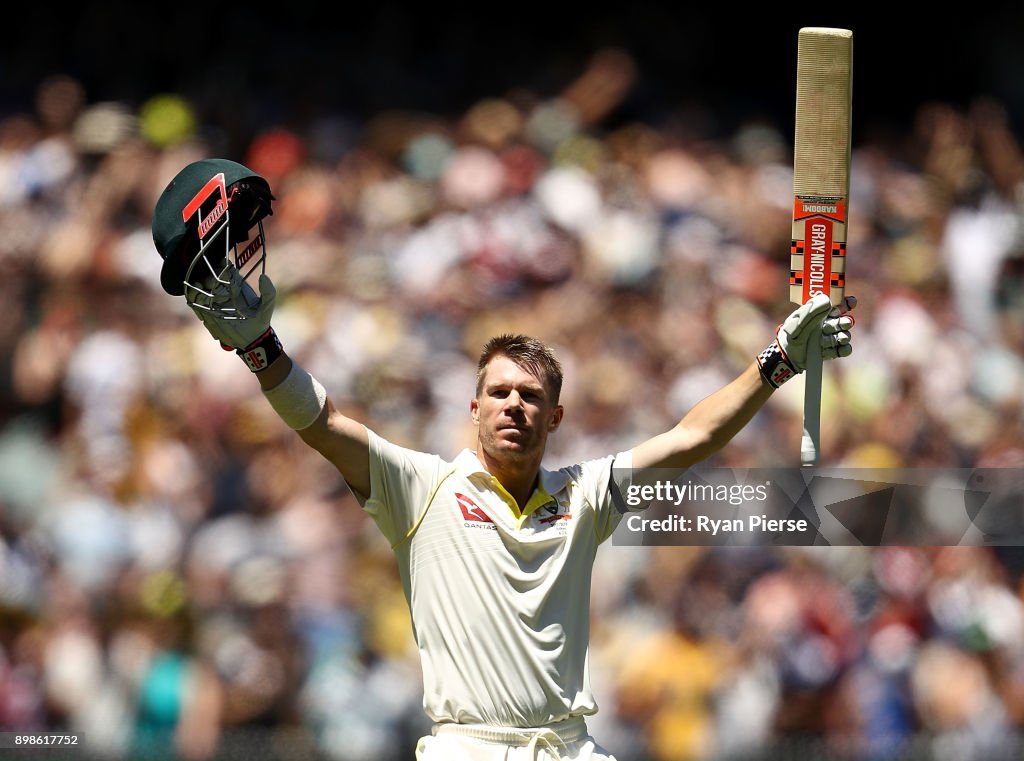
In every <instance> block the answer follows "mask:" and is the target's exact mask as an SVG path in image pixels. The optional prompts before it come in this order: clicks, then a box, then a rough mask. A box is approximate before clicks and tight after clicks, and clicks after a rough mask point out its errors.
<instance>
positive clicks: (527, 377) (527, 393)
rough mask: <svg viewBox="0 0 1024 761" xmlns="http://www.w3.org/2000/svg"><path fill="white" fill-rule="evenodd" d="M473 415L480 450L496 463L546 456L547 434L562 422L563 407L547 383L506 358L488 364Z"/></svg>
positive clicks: (472, 407)
mask: <svg viewBox="0 0 1024 761" xmlns="http://www.w3.org/2000/svg"><path fill="white" fill-rule="evenodd" d="M470 411H471V413H472V415H473V423H474V424H475V425H476V426H477V429H478V430H477V439H478V441H479V445H480V447H481V448H482V449H483V450H484V453H486V454H487V455H488V456H489V457H492V458H495V459H513V460H516V459H527V458H530V457H534V456H540V455H543V453H544V447H545V445H546V443H547V438H548V434H549V433H551V432H552V431H554V430H555V429H556V428H558V424H559V423H561V421H562V407H561V406H560V405H558V404H556V403H555V401H554V400H553V399H552V395H551V390H550V389H549V388H548V387H547V386H546V385H545V384H544V382H543V381H542V380H541V379H540V378H538V377H536V376H535V375H533V374H531V373H530V372H528V371H527V370H524V369H523V368H521V367H520V366H519V365H517V364H516V363H515V362H513V361H512V360H511V359H509V358H508V357H505V356H497V357H495V358H494V359H492V360H491V361H490V362H489V363H488V364H487V367H486V369H485V371H484V378H483V384H482V386H481V389H480V393H479V394H478V395H477V398H476V399H474V400H473V401H472V402H471V403H470Z"/></svg>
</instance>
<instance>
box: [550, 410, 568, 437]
mask: <svg viewBox="0 0 1024 761" xmlns="http://www.w3.org/2000/svg"><path fill="white" fill-rule="evenodd" d="M563 415H565V408H564V407H562V405H561V404H559V405H557V406H556V407H555V409H554V410H552V411H551V420H550V422H548V433H553V432H554V431H556V430H557V429H558V426H560V425H561V424H562V416H563Z"/></svg>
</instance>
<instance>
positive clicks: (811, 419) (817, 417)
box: [800, 346, 822, 467]
mask: <svg viewBox="0 0 1024 761" xmlns="http://www.w3.org/2000/svg"><path fill="white" fill-rule="evenodd" d="M821 364H822V357H821V350H820V348H819V347H817V346H812V347H811V350H810V352H809V353H808V355H807V369H806V370H805V371H804V432H803V437H802V438H801V439H800V464H801V465H803V466H804V467H809V466H811V465H817V464H818V456H819V452H820V444H821Z"/></svg>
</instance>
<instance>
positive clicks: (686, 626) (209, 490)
mask: <svg viewBox="0 0 1024 761" xmlns="http://www.w3.org/2000/svg"><path fill="white" fill-rule="evenodd" d="M5 13H7V11H5ZM10 13H11V16H10V17H9V19H8V21H9V25H8V39H5V42H4V45H3V48H2V50H0V294H2V296H0V303H2V304H3V305H4V317H5V319H4V320H3V321H2V322H0V731H13V730H42V729H50V728H52V729H64V730H70V731H75V732H81V733H83V737H84V738H85V746H84V748H83V750H84V752H85V753H87V754H88V757H89V758H96V759H118V760H119V759H125V760H128V759H187V760H188V761H212V760H213V759H242V758H245V759H251V760H253V761H261V760H262V759H268V760H269V759H292V758H303V759H323V760H324V761H363V760H364V759H366V760H369V759H374V760H376V761H391V760H396V761H397V760H399V759H409V758H411V757H412V749H413V748H414V747H415V741H416V738H417V737H418V736H419V735H420V734H422V733H424V732H427V731H429V723H428V722H427V720H426V718H425V716H424V715H423V713H422V709H421V706H420V699H421V682H420V673H419V665H418V661H417V657H416V653H415V651H414V649H413V646H412V639H411V635H410V629H409V622H408V615H407V612H406V609H405V604H404V600H403V598H402V592H401V586H400V583H399V579H398V576H397V573H396V570H395V567H394V561H393V558H392V556H391V553H390V550H389V549H388V547H387V546H386V543H385V542H384V541H383V539H382V538H381V537H380V536H379V535H378V533H377V532H376V530H375V528H374V527H373V525H372V524H371V523H370V522H369V520H368V519H366V518H364V516H363V515H362V514H361V512H360V511H359V509H358V507H357V505H356V503H355V501H354V499H353V498H352V496H351V495H350V494H349V492H348V491H347V490H346V488H345V487H344V485H343V484H342V483H341V482H340V480H339V478H338V476H337V474H336V473H335V472H334V471H333V470H332V469H331V468H329V467H328V466H327V465H326V463H325V462H323V461H322V460H320V458H319V457H318V456H317V455H316V454H315V453H312V452H311V451H309V450H307V449H306V448H305V447H304V445H303V444H302V443H301V442H300V441H299V439H298V438H297V437H296V436H295V435H294V433H292V432H291V431H289V430H288V429H286V428H285V427H284V425H283V424H282V423H280V422H279V421H278V420H277V418H276V417H275V416H274V415H273V413H272V412H271V411H270V409H269V407H268V405H266V403H265V401H264V400H263V399H262V398H261V396H260V395H259V394H258V393H257V391H256V384H255V383H254V381H253V379H252V378H251V377H249V375H250V374H249V372H248V370H247V369H246V368H245V367H244V365H243V364H242V363H241V362H238V361H237V359H236V358H235V357H232V356H230V355H228V354H225V353H224V352H223V351H222V350H221V349H220V348H219V346H218V345H217V344H216V343H215V342H214V341H213V340H212V339H211V338H210V337H209V335H208V334H207V333H206V332H205V330H204V329H203V328H202V327H201V326H200V325H199V323H198V322H197V321H196V320H195V318H194V316H193V315H192V314H191V313H190V312H189V311H188V309H187V308H186V307H185V305H184V303H183V302H182V300H181V299H175V298H172V297H170V296H167V295H166V294H165V293H163V292H162V291H161V290H160V288H159V284H158V271H159V266H160V258H159V256H158V254H157V253H156V251H155V249H154V248H153V245H152V239H151V235H150V213H151V211H152V208H153V204H154V202H155V200H156V198H157V196H158V195H159V193H160V192H161V190H162V189H163V187H164V186H165V185H166V183H167V182H168V181H169V180H170V178H171V177H172V176H173V175H174V174H175V173H176V172H177V171H178V170H179V169H180V168H181V167H182V166H184V165H185V164H186V163H188V162H190V161H192V160H195V159H198V158H201V157H206V156H212V155H218V156H224V157H227V158H232V159H235V160H238V161H242V162H243V163H245V164H247V165H248V166H249V167H250V168H252V169H254V170H255V171H257V172H259V173H261V174H262V175H263V176H265V177H266V178H267V179H268V180H269V181H270V182H271V185H272V187H273V189H274V193H275V195H276V197H277V202H276V204H275V213H274V216H273V217H272V218H271V219H270V220H269V221H268V224H267V233H268V250H269V255H270V260H269V272H270V274H271V276H272V277H273V279H274V281H275V283H276V285H277V287H278V291H279V294H280V296H279V306H278V309H277V312H276V315H275V326H276V328H277V331H278V333H279V334H280V335H281V337H282V339H283V341H284V343H285V345H286V346H287V347H288V349H289V351H290V352H291V353H292V354H293V356H295V357H296V358H297V359H298V360H299V361H300V362H302V363H303V364H304V365H305V366H306V367H307V368H309V369H310V370H311V371H312V372H313V373H314V374H316V375H317V376H318V377H319V378H320V379H321V381H322V382H323V383H324V384H325V386H326V387H327V388H328V390H329V392H330V394H331V395H332V397H333V398H334V399H335V400H336V402H337V404H338V405H339V406H340V407H342V408H343V409H344V410H345V411H346V412H348V413H349V414H351V415H353V416H355V417H357V418H358V419H360V420H363V421H366V422H367V423H368V424H370V425H371V427H373V428H375V429H376V430H377V431H378V432H380V433H382V434H384V435H386V436H388V437H390V438H392V439H393V440H395V441H397V442H399V443H402V444H406V445H409V446H414V447H417V448H422V449H426V450H429V451H434V452H437V453H439V454H442V455H444V456H454V455H455V454H456V453H457V452H458V451H459V450H460V449H461V448H462V447H464V446H467V445H468V444H470V443H471V438H470V435H471V430H470V428H469V425H468V424H469V416H468V414H467V413H468V402H469V399H470V397H471V396H472V393H473V376H474V367H475V361H476V355H477V353H478V351H479V349H480V346H481V344H482V343H483V341H484V340H485V339H486V338H487V337H489V336H490V335H492V334H493V333H495V332H498V331H503V330H516V331H523V332H529V333H533V334H536V335H538V336H540V337H542V338H544V339H545V340H547V341H549V342H551V343H552V344H553V345H554V346H555V347H556V348H557V349H558V350H559V352H560V355H561V357H562V359H563V362H564V363H565V365H566V371H567V380H566V387H565V390H564V397H563V402H564V404H565V406H566V408H567V416H566V421H565V423H564V424H563V426H562V428H561V429H560V431H559V432H558V434H557V435H556V436H555V437H554V438H553V439H552V442H551V446H550V450H549V456H548V463H547V464H548V465H549V466H550V467H556V466H560V465H563V464H567V463H569V462H574V461H578V460H579V459H582V458H586V457H591V456H600V455H604V454H607V453H610V452H613V451H617V450H618V449H623V448H627V447H629V446H632V445H633V444H635V443H637V442H638V441H640V440H642V439H643V438H646V437H648V436H650V435H653V434H655V433H657V432H660V431H661V430H664V429H665V428H667V427H668V426H669V425H671V424H673V423H674V422H675V421H676V420H677V419H678V418H679V417H680V416H681V415H682V414H683V413H684V412H685V411H686V410H687V409H689V407H690V406H692V405H693V404H694V403H695V402H696V401H698V400H699V399H701V398H702V397H703V396H705V395H706V394H707V393H709V392H711V391H713V390H714V389H716V388H717V387H718V386H720V385H721V384H723V383H724V382H726V381H728V380H729V379H731V377H733V376H734V375H735V374H736V373H738V372H739V371H740V370H741V369H742V368H743V367H744V366H745V365H746V364H747V363H748V362H749V361H750V360H751V358H752V357H753V355H754V354H755V353H756V352H757V351H759V350H760V349H761V348H763V346H764V344H765V343H766V342H767V340H768V338H769V337H770V335H771V333H772V331H773V329H774V327H775V325H776V324H777V323H778V322H779V321H780V320H781V319H782V318H783V317H784V316H785V315H786V314H787V313H788V311H789V309H790V307H789V305H788V303H787V299H788V294H787V290H788V289H787V287H786V273H785V270H786V268H787V267H788V264H787V262H788V247H789V236H790V232H789V225H790V220H789V214H790V208H791V193H792V155H791V143H792V112H793V103H794V94H795V84H794V80H795V66H796V39H797V31H798V29H799V28H800V27H801V26H846V27H849V28H851V29H853V30H854V40H855V42H854V50H855V52H854V134H855V141H854V158H853V182H852V185H853V187H852V201H851V216H850V240H849V251H850V261H849V266H848V290H847V292H848V293H853V294H855V295H857V296H858V297H859V299H860V304H859V306H858V307H857V311H856V315H857V318H858V324H857V328H856V333H855V342H854V343H855V352H854V355H853V357H851V358H850V359H849V360H846V361H844V362H842V363H835V364H830V365H828V366H826V372H825V387H824V391H823V425H822V436H823V452H824V456H823V462H824V463H826V464H830V465H843V466H848V467H872V468H1021V467H1022V465H1024V426H1022V399H1021V391H1022V388H1024V237H1022V227H1021V219H1022V217H1021V213H1022V208H1024V193H1022V189H1024V185H1022V181H1024V155H1022V152H1021V125H1022V123H1024V49H1022V48H1021V46H1020V45H1019V39H1018V38H1019V30H1020V29H1021V28H1022V27H1021V23H1022V21H1024V19H1022V16H1024V11H1022V10H1021V9H1020V7H1019V6H1017V7H1009V6H1007V7H1000V6H998V5H996V6H986V7H985V8H977V9H972V12H971V15H969V16H965V17H961V18H953V17H949V18H946V17H941V18H940V17H939V15H938V14H936V15H928V16H927V17H921V18H917V19H914V20H913V22H912V23H903V24H900V23H895V21H894V20H893V19H891V18H890V17H888V16H882V15H881V14H877V15H873V14H868V13H866V12H864V13H861V14H856V13H838V12H831V11H830V12H827V13H822V14H820V15H819V14H816V13H815V14H811V13H809V12H806V13H800V14H798V13H795V12H793V11H778V12H774V11H773V12H772V13H771V14H770V15H769V17H766V19H765V20H764V21H758V22H750V23H741V21H740V19H739V18H737V12H736V10H735V9H734V8H731V7H722V8H720V9H705V10H702V11H700V12H697V11H694V10H692V9H690V8H685V7H678V8H675V9H667V8H661V7H657V6H655V5H648V4H644V3H639V4H638V3H631V4H629V6H628V7H624V6H623V7H616V8H615V9H614V10H609V11H605V12H601V11H599V10H598V9H595V8H588V9H586V10H585V11H583V10H581V11H575V10H572V9H569V8H552V7H545V6H542V5H538V6H537V7H531V6H529V5H525V4H515V5H511V4H509V5H498V6H492V7H490V8H489V10H488V13H487V14H483V13H482V12H480V13H478V14H473V13H469V12H465V11H457V10H455V9H443V8H435V7H431V8H428V9H422V8H421V9H417V10H412V9H409V8H406V7H403V6H395V5H389V4H384V5H377V6H373V7H371V6H356V7H345V8H343V9H342V8H334V9H332V10H331V11H330V13H328V12H327V11H326V10H325V9H324V8H322V7H319V6H317V5H315V4H310V3H305V2H293V3H289V4H288V7H287V8H282V9H278V11H277V15H275V16H273V17H268V16H264V15H260V14H257V13H255V12H253V13H242V12H241V11H240V9H239V8H238V7H236V6H231V7H221V6H217V7H196V8H194V9H190V8H187V7H185V6H176V7H175V8H174V9H168V8H163V7H153V8H145V7H141V6H140V5H132V6H128V5H119V4H103V5H102V6H100V5H93V6H91V5H89V4H80V5H77V6H75V7H72V8H69V9H66V10H64V11H60V12H59V13H55V12H54V11H53V9H52V8H50V7H47V6H32V7H21V8H19V9H18V10H15V11H10ZM801 404H802V388H801V384H800V382H799V381H794V382H793V383H790V384H788V385H787V386H785V387H784V388H783V389H781V390H780V391H779V392H778V393H777V394H776V395H775V396H774V397H773V398H772V400H771V401H770V403H769V404H768V405H767V406H766V407H765V409H764V410H762V411H761V412H760V413H759V414H758V416H757V417H756V418H755V420H754V421H753V422H752V424H751V425H750V426H749V427H748V428H747V429H746V430H744V431H743V432H742V433H741V434H740V435H739V436H738V437H737V438H736V439H735V441H734V442H732V443H731V444H730V445H729V446H728V447H727V449H726V450H724V451H723V452H721V453H720V454H719V455H718V456H717V457H716V458H715V461H714V464H716V465H722V466H730V467H782V466H787V465H796V464H797V462H798V460H797V454H798V451H799V436H800V421H801V417H800V415H801V413H800V410H801ZM1007 509H1008V510H1013V511H1016V510H1019V509H1020V505H1018V504H1012V503H1011V504H1008V505H1007ZM1022 570H1024V554H1022V553H1021V552H1020V550H1019V548H1013V547H1001V548H990V547H924V546H921V547H882V548H870V547H835V548H781V547H766V548H706V547H693V548H685V547H661V548H658V547H619V546H612V545H611V544H609V546H606V547H604V548H603V549H602V551H601V552H600V553H599V558H598V563H597V566H596V568H595V584H594V596H593V613H594V616H593V627H592V628H593V632H592V643H591V669H592V677H593V682H594V687H595V691H596V695H597V698H598V702H599V704H600V706H601V711H600V713H599V714H598V715H597V716H596V717H594V718H593V719H592V720H591V721H590V725H591V729H592V732H593V734H595V736H596V737H597V738H598V739H599V740H600V741H601V742H602V743H603V744H604V745H606V746H607V747H609V748H610V749H611V750H613V751H614V752H615V753H616V755H617V757H618V758H619V759H620V761H645V760H647V761H672V760H677V761H705V760H706V761H711V760H713V759H715V760H736V761H739V760H741V759H742V760H749V761H762V760H763V761H769V760H770V759H798V758H799V759H819V758H820V759H825V758H828V759H849V760H850V761H896V760H897V759H922V760H923V759H940V760H946V759H948V760H949V761H975V760H977V761H981V760H982V759H984V760H985V761H991V760H993V759H1003V758H1005V759H1011V758H1013V759H1019V758H1021V757H1022V754H1024V741H1022V739H1021V732H1022V729H1024V585H1022ZM18 753H19V755H18V757H19V758H31V757H32V755H31V754H30V753H29V752H28V751H18ZM39 757H45V758H53V757H54V756H53V755H52V754H51V755H43V754H40V756H39Z"/></svg>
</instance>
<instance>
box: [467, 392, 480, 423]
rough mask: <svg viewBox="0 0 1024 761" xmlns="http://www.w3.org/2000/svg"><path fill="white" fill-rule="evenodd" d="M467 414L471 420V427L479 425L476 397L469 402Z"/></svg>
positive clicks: (478, 406) (478, 403) (478, 407)
mask: <svg viewBox="0 0 1024 761" xmlns="http://www.w3.org/2000/svg"><path fill="white" fill-rule="evenodd" d="M469 414H470V417H472V418H473V425H480V402H478V401H477V400H476V397H473V398H472V399H470V400H469Z"/></svg>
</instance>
